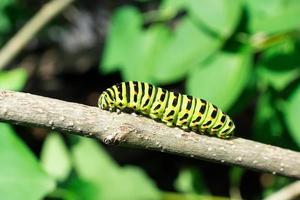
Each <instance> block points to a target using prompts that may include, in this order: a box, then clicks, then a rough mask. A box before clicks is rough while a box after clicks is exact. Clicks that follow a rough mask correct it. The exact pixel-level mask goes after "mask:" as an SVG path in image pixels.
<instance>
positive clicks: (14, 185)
mask: <svg viewBox="0 0 300 200" xmlns="http://www.w3.org/2000/svg"><path fill="white" fill-rule="evenodd" d="M0 163H1V165H0V194H1V198H2V199H9V200H14V199H16V200H19V199H26V200H38V199H42V197H44V196H45V195H46V194H48V193H49V192H50V191H52V190H53V189H54V187H55V182H54V180H53V179H51V178H50V177H49V176H48V175H47V174H46V173H45V172H44V171H43V170H42V168H41V166H40V165H39V163H38V162H37V160H36V158H35V157H34V156H33V155H32V153H31V152H30V150H29V149H28V148H27V147H26V146H25V145H24V144H23V143H22V142H21V140H20V139H19V138H17V137H16V136H15V133H14V131H13V130H12V129H11V127H10V126H8V125H7V124H4V123H1V124H0Z"/></svg>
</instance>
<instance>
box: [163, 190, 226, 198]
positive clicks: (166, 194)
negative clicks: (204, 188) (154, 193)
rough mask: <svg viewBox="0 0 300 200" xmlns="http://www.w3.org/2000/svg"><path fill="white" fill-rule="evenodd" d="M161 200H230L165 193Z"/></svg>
mask: <svg viewBox="0 0 300 200" xmlns="http://www.w3.org/2000/svg"><path fill="white" fill-rule="evenodd" d="M162 200H230V198H227V197H218V196H208V195H199V194H180V193H171V192H165V193H164V194H163V198H162Z"/></svg>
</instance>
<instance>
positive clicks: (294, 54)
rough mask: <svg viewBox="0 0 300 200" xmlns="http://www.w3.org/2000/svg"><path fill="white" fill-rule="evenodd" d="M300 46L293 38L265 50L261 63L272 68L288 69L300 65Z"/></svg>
mask: <svg viewBox="0 0 300 200" xmlns="http://www.w3.org/2000/svg"><path fill="white" fill-rule="evenodd" d="M299 54H300V46H299V44H297V43H295V41H293V40H292V39H291V38H290V39H287V40H284V41H282V42H280V43H279V44H277V45H275V46H273V47H272V48H269V49H267V50H265V51H264V52H263V53H262V55H261V58H260V65H264V66H265V67H267V68H269V69H272V70H278V71H279V70H280V71H288V70H291V69H295V68H299V67H300V57H299Z"/></svg>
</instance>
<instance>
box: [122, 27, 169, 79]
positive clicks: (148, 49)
mask: <svg viewBox="0 0 300 200" xmlns="http://www.w3.org/2000/svg"><path fill="white" fill-rule="evenodd" d="M169 35H170V31H169V30H168V29H167V28H166V27H165V26H162V25H154V26H151V27H150V28H148V29H147V30H146V31H144V32H143V34H141V35H140V36H139V37H137V38H136V40H137V41H136V46H135V47H134V48H133V49H132V50H131V51H132V55H131V57H127V60H126V61H124V67H123V68H122V75H123V79H124V80H127V81H129V80H138V81H144V82H151V83H154V80H153V66H154V65H155V59H156V58H157V57H158V56H159V55H160V54H161V53H162V50H163V48H162V47H163V46H164V45H165V44H166V42H167V41H168V39H169Z"/></svg>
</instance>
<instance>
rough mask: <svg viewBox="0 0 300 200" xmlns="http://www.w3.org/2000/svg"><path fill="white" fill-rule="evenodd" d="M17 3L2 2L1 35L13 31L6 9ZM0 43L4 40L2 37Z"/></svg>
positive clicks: (2, 0)
mask: <svg viewBox="0 0 300 200" xmlns="http://www.w3.org/2000/svg"><path fill="white" fill-rule="evenodd" d="M14 3H15V0H1V1H0V33H1V34H3V33H6V32H8V31H9V30H10V29H11V25H12V24H11V22H10V20H9V16H8V15H7V14H6V12H5V11H6V9H7V8H8V7H10V6H12V5H13V4H14ZM0 42H2V38H1V35H0Z"/></svg>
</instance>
